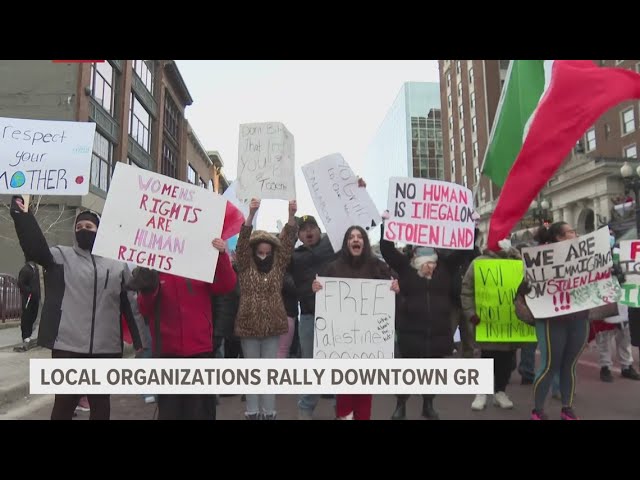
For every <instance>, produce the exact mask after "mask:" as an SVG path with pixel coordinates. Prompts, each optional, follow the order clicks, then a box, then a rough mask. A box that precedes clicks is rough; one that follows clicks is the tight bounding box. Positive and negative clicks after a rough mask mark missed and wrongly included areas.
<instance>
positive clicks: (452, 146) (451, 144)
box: [449, 137, 455, 156]
mask: <svg viewBox="0 0 640 480" xmlns="http://www.w3.org/2000/svg"><path fill="white" fill-rule="evenodd" d="M449 148H450V149H449V152H450V153H451V155H452V156H453V150H454V149H455V142H454V141H453V137H451V143H450V144H449Z"/></svg>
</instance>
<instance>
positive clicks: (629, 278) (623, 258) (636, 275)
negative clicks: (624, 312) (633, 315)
mask: <svg viewBox="0 0 640 480" xmlns="http://www.w3.org/2000/svg"><path fill="white" fill-rule="evenodd" d="M615 253H616V252H615V250H614V261H615V260H616V258H615ZM618 254H619V262H620V270H622V273H624V279H625V281H624V283H623V284H622V285H621V287H622V298H621V299H620V303H623V304H624V305H627V306H630V307H635V308H637V307H640V240H623V241H621V242H620V249H619V252H618Z"/></svg>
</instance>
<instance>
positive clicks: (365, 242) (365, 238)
mask: <svg viewBox="0 0 640 480" xmlns="http://www.w3.org/2000/svg"><path fill="white" fill-rule="evenodd" d="M354 230H358V231H359V232H360V234H361V235H362V253H361V254H360V256H359V257H354V256H353V255H351V253H350V252H349V247H348V246H347V245H348V243H349V237H350V236H351V232H353V231H354ZM341 254H342V259H343V260H344V261H345V262H346V263H349V264H351V265H363V264H365V263H373V262H375V261H377V259H378V258H377V257H376V256H375V255H374V254H373V251H372V250H371V242H369V235H367V231H366V230H365V229H364V228H362V227H360V226H358V225H352V226H351V227H349V228H347V232H346V233H345V234H344V239H343V240H342V251H341Z"/></svg>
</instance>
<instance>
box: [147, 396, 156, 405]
mask: <svg viewBox="0 0 640 480" xmlns="http://www.w3.org/2000/svg"><path fill="white" fill-rule="evenodd" d="M144 403H156V396H155V395H147V396H146V397H144Z"/></svg>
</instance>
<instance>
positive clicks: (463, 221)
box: [384, 177, 475, 250]
mask: <svg viewBox="0 0 640 480" xmlns="http://www.w3.org/2000/svg"><path fill="white" fill-rule="evenodd" d="M387 208H388V210H389V215H390V218H389V219H388V220H387V222H386V226H385V231H384V236H385V238H386V239H387V240H389V241H391V242H403V243H408V244H411V245H422V246H425V247H435V248H447V249H455V250H470V249H473V242H474V231H475V222H474V220H473V218H472V215H473V194H472V193H471V190H469V189H468V188H465V187H463V186H461V185H457V184H455V183H449V182H442V181H439V180H427V179H421V178H398V177H393V178H391V179H390V180H389V200H388V206H387Z"/></svg>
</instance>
